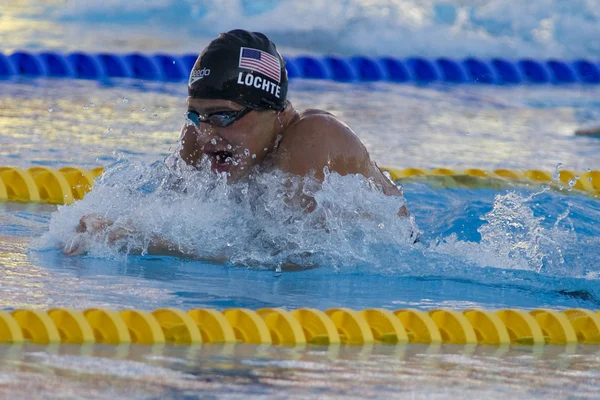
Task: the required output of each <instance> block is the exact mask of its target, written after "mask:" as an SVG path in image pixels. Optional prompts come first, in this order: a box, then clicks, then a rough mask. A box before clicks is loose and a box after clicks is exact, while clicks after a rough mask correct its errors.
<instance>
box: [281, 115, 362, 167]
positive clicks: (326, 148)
mask: <svg viewBox="0 0 600 400" xmlns="http://www.w3.org/2000/svg"><path fill="white" fill-rule="evenodd" d="M369 162H370V159H369V153H368V152H367V149H366V148H365V146H364V145H363V144H362V142H361V141H360V139H359V138H358V136H356V134H355V133H354V132H353V131H352V129H350V127H349V126H348V125H346V124H345V123H344V122H342V121H341V120H340V119H339V118H337V117H336V116H335V115H333V114H331V113H328V112H326V111H323V110H316V109H310V110H306V111H305V112H303V113H301V114H300V118H299V119H298V120H297V121H296V122H295V123H294V124H292V125H291V126H290V127H289V128H288V129H287V130H286V131H285V132H284V134H283V138H282V140H281V142H280V144H279V151H278V157H277V165H278V166H279V168H280V169H282V170H284V171H286V172H290V173H293V174H296V175H307V174H308V173H310V172H311V171H314V172H315V173H316V176H317V177H322V175H323V173H322V171H323V168H324V167H328V168H329V170H330V171H332V172H338V173H339V174H341V175H346V174H350V173H361V174H366V173H367V171H368V164H369Z"/></svg>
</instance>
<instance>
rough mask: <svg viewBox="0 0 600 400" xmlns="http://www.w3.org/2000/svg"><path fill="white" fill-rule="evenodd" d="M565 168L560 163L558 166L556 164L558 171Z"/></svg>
mask: <svg viewBox="0 0 600 400" xmlns="http://www.w3.org/2000/svg"><path fill="white" fill-rule="evenodd" d="M563 168H564V166H563V163H560V162H559V163H558V164H556V169H563Z"/></svg>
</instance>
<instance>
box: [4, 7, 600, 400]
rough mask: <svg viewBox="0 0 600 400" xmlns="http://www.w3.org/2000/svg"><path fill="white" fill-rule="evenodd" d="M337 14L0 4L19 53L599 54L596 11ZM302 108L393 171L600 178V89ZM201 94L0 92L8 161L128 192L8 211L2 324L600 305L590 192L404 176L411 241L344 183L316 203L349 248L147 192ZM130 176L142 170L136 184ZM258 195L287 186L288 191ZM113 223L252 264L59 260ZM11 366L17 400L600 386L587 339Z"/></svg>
mask: <svg viewBox="0 0 600 400" xmlns="http://www.w3.org/2000/svg"><path fill="white" fill-rule="evenodd" d="M329 3H331V2H329ZM329 3H322V2H314V3H310V2H309V3H306V5H301V4H300V3H296V2H286V1H262V2H245V1H240V2H231V3H227V4H225V3H223V4H221V3H220V2H211V1H203V2H187V1H183V2H175V1H169V0H154V1H151V2H143V6H142V3H140V2H136V1H129V2H127V3H123V2H120V1H119V2H116V1H103V2H100V3H99V2H91V1H90V2H88V1H81V2H68V3H65V4H63V3H61V2H54V3H46V2H41V3H38V2H35V1H26V2H19V3H11V4H10V5H9V6H8V7H5V8H4V9H3V10H1V11H0V35H1V36H0V38H1V39H2V43H3V46H4V49H5V50H7V51H8V50H11V49H16V48H24V49H29V50H39V49H46V48H53V49H58V50H61V51H69V50H73V49H82V50H86V51H99V50H116V51H120V52H124V51H129V50H139V51H145V52H158V51H164V52H172V53H175V52H184V51H186V52H187V51H198V50H199V49H201V48H202V46H203V44H205V43H206V41H207V40H208V39H209V38H210V37H212V36H213V35H214V33H216V32H218V31H220V30H226V29H230V28H233V27H238V26H242V27H247V28H254V29H261V30H264V31H266V32H268V33H270V34H271V35H272V36H273V37H274V38H275V39H276V40H277V41H278V43H281V46H280V47H281V48H283V49H284V51H285V52H288V53H290V54H297V53H302V52H323V51H327V52H336V53H342V54H355V53H364V54H371V55H373V54H377V55H380V54H390V55H394V56H398V57H405V56H410V55H415V54H417V55H425V56H456V57H462V56H466V55H476V56H482V57H483V56H501V57H516V56H537V57H543V58H551V57H568V58H577V57H592V58H593V57H595V55H596V54H597V49H598V41H597V39H596V36H597V30H596V28H595V27H596V25H597V20H598V14H597V10H599V9H600V7H598V5H599V4H598V3H597V2H569V3H568V4H567V3H565V2H561V1H558V0H556V1H533V2H530V3H527V4H517V3H515V4H506V3H505V2H501V1H496V0H491V1H481V2H466V1H465V2H454V3H450V2H439V1H430V2H410V1H400V2H386V1H378V2H366V1H365V2H360V1H357V2H344V3H339V4H338V3H336V4H329ZM302 4H305V3H302ZM292 12H293V13H294V15H296V16H298V17H297V18H294V19H293V20H291V19H290V18H287V17H286V15H289V14H290V13H292ZM157 15H160V16H161V18H158V17H157ZM163 17H164V18H163ZM111 22H112V23H115V24H118V29H116V26H115V25H111ZM150 25H151V26H152V27H153V28H152V29H148V26H150ZM399 38H400V39H402V38H407V39H406V40H400V39H399ZM290 93H291V95H290V99H291V101H292V102H293V103H294V105H295V106H296V107H297V108H298V109H305V108H313V107H316V108H323V109H326V110H329V111H331V112H333V113H335V114H336V115H338V116H339V117H340V118H342V119H343V120H344V121H346V122H347V123H348V124H349V125H350V126H351V127H352V129H353V130H354V131H355V132H356V133H357V135H358V136H359V137H360V139H361V140H362V141H363V143H365V145H366V147H367V148H368V150H369V152H370V154H371V156H372V157H373V159H374V160H375V161H377V162H378V164H379V165H380V166H389V167H398V168H402V167H419V168H436V167H447V168H455V169H465V168H483V169H494V168H515V169H528V168H536V169H542V170H546V171H550V172H555V171H558V172H560V168H558V167H559V165H562V166H563V168H564V169H569V170H575V171H585V170H587V169H600V164H599V163H598V156H597V154H598V150H599V149H600V140H598V139H595V138H584V137H576V136H574V135H573V132H574V130H575V129H577V128H579V127H581V126H593V125H595V124H596V123H598V121H600V103H598V101H597V99H598V95H600V89H598V88H597V87H594V86H588V87H583V86H577V85H573V86H558V87H555V86H544V87H535V86H525V87H512V88H499V87H493V86H490V87H482V86H479V87H475V86H468V85H467V86H461V87H456V86H445V85H430V86H427V87H417V86H412V85H391V84H383V83H381V84H361V85H353V84H339V83H331V82H311V81H296V82H293V83H292V86H291V89H290ZM184 101H185V87H182V86H181V85H179V84H162V83H159V84H154V83H148V82H129V81H118V82H109V83H103V84H98V83H96V82H86V81H72V80H69V81H67V80H51V79H34V80H32V79H29V78H22V77H21V78H16V79H13V80H7V81H2V82H0V165H2V166H3V165H13V166H22V167H31V166H36V165H44V166H53V167H62V166H66V165H78V166H83V167H86V168H93V167H97V166H106V167H108V169H111V170H112V171H113V173H112V175H111V176H112V178H111V179H112V182H113V183H114V182H119V181H121V182H122V186H119V185H118V184H117V185H114V186H113V187H111V186H110V185H109V184H108V183H106V182H105V183H104V184H101V183H98V184H97V187H96V189H95V190H94V192H92V193H91V194H90V195H89V196H88V197H86V199H84V200H83V201H82V202H79V203H77V204H75V205H73V206H71V207H59V208H57V207H55V206H48V205H27V204H15V203H4V204H0V210H1V211H0V265H1V267H0V284H1V288H2V290H1V291H0V305H1V307H2V309H14V308H20V307H23V308H36V309H48V308H50V307H59V306H60V307H73V308H76V309H84V308H88V307H107V308H113V309H123V308H140V309H146V310H150V309H155V308H162V307H179V308H183V309H188V308H195V307H213V308H218V309H224V308H228V307H249V308H253V309H255V308H259V307H283V308H287V309H293V308H298V307H315V308H319V309H326V308H330V307H338V306H343V307H351V308H356V309H361V308H366V307H384V308H387V309H397V308H404V307H414V308H420V309H431V308H437V307H447V308H453V309H465V308H470V307H485V308H488V309H498V308H505V307H519V308H526V309H531V308H538V307H549V308H555V309H563V308H574V307H583V308H588V309H600V306H599V304H598V302H599V299H600V284H599V282H600V281H599V279H600V262H599V261H600V256H599V255H598V252H597V249H598V247H599V245H600V202H599V200H598V198H597V197H593V196H590V195H588V194H584V193H579V192H577V191H568V190H566V189H563V190H560V191H559V190H556V189H550V188H545V187H543V186H529V187H527V186H507V187H503V188H500V189H497V190H492V189H489V188H488V189H485V188H481V189H443V188H440V187H438V186H436V185H435V184H427V183H424V182H412V183H403V188H404V192H405V197H406V205H407V207H408V209H409V210H410V212H411V214H412V216H413V217H414V221H415V224H416V225H415V226H416V228H417V229H418V230H419V231H420V232H421V241H420V243H418V244H415V245H413V244H411V243H410V241H409V240H408V239H407V238H406V237H405V236H406V235H404V234H403V232H404V229H405V228H406V227H407V226H408V225H407V224H408V222H406V223H404V222H398V221H397V220H390V215H391V213H392V214H393V213H395V211H392V210H394V209H396V210H397V204H396V203H394V202H393V200H391V199H388V198H384V197H382V196H379V195H378V194H377V193H375V192H373V191H369V190H366V189H365V188H364V185H363V183H362V182H361V181H360V179H353V178H349V179H346V180H344V179H340V178H339V177H335V176H332V177H331V180H330V181H329V182H328V184H329V186H328V188H327V189H326V190H323V191H322V192H321V196H322V202H321V203H322V204H324V206H323V208H322V209H320V211H319V212H323V213H328V212H329V213H333V214H332V215H333V217H332V218H330V219H329V220H328V221H329V222H330V223H331V225H330V226H329V228H332V227H333V228H335V230H334V232H335V234H331V235H326V234H324V232H323V231H320V230H319V229H317V228H314V227H311V226H310V225H307V226H304V227H303V229H301V230H299V232H292V231H286V230H285V229H287V228H286V227H285V225H284V224H283V223H282V222H283V216H282V217H280V218H278V217H277V216H275V217H273V218H272V219H268V218H261V217H262V216H261V215H260V214H258V215H253V214H252V213H251V212H249V211H248V209H247V208H245V207H246V206H245V204H246V203H247V202H246V203H245V199H246V200H247V199H249V198H250V197H248V198H246V197H244V196H245V195H244V196H242V195H240V194H239V193H237V192H233V193H232V192H231V191H229V192H228V191H224V192H218V191H217V192H218V193H225V194H226V195H227V196H225V197H224V198H223V199H222V201H221V202H217V201H214V200H215V199H216V197H214V196H216V194H214V195H213V194H211V193H213V192H210V191H207V192H206V194H203V195H201V196H200V195H199V196H198V197H197V198H193V197H185V196H179V197H177V196H174V197H168V196H166V195H165V193H162V194H161V192H160V190H159V191H155V194H143V195H142V194H139V195H138V194H136V193H138V192H136V191H135V190H133V189H135V188H137V187H138V186H140V185H143V184H145V183H148V181H152V178H153V176H152V175H151V172H150V171H151V170H152V167H151V166H152V165H156V164H153V163H156V162H157V161H158V162H159V163H160V161H161V160H163V159H164V158H165V157H167V156H168V155H169V154H171V153H172V152H173V151H174V149H175V148H176V145H177V143H176V142H177V137H178V131H179V129H180V127H181V125H182V124H183V112H184V110H185V104H184ZM111 165H112V167H111ZM123 165H125V166H127V168H122V169H119V168H120V167H119V166H123ZM136 172H138V175H139V179H138V178H136ZM192 178H193V179H196V178H194V177H192ZM198 182H199V186H198V188H203V186H202V184H203V182H202V181H201V180H200V181H198ZM109 183H110V181H109ZM154 183H156V182H154ZM263 183H264V185H266V186H267V187H268V188H269V189H271V190H272V191H274V192H275V193H276V192H277V190H278V187H277V185H276V184H275V183H274V182H272V181H271V182H266V183H265V182H263ZM267 192H270V191H267ZM132 193H133V194H132ZM218 193H217V194H218ZM240 193H241V192H240ZM115 194H116V195H115ZM163 195H164V196H163ZM252 195H253V194H252V193H250V194H249V195H248V196H252ZM254 195H255V196H258V200H261V199H263V200H264V199H265V198H268V197H265V196H262V197H261V195H257V194H256V193H254ZM136 196H137V197H136ZM211 196H212V197H211ZM236 199H237V200H236ZM240 199H241V200H240ZM332 199H334V200H335V199H337V200H336V201H331V200H332ZM234 200H235V201H234ZM261 201H262V200H261ZM268 204H269V205H271V206H272V207H273V208H271V209H270V210H271V211H281V213H284V212H285V209H284V208H278V207H280V206H279V205H277V204H276V202H272V203H268ZM140 205H141V206H140ZM174 205H177V207H174ZM195 207H196V208H195ZM98 209H103V210H105V211H106V212H107V213H108V214H109V215H112V216H113V217H115V218H118V217H131V218H133V219H134V221H136V222H137V223H139V224H140V225H139V226H140V227H141V229H142V231H144V229H145V231H144V232H147V231H148V230H149V229H150V228H152V227H159V228H160V229H162V230H161V231H160V232H162V233H164V234H165V235H171V236H172V238H174V239H179V240H182V243H183V242H185V243H186V244H189V243H191V244H192V245H193V247H194V249H195V250H196V251H197V252H198V253H200V254H202V251H204V250H210V249H213V248H224V249H227V248H230V250H228V251H230V252H231V253H230V254H232V255H233V256H234V257H232V261H230V262H229V263H226V264H215V263H208V262H205V261H199V260H190V259H180V258H174V257H160V256H140V255H130V254H126V253H124V252H123V251H119V249H114V248H110V247H103V246H97V247H96V248H94V249H93V251H92V253H91V255H88V256H78V257H66V256H64V255H62V254H61V252H60V251H58V250H57V249H56V248H55V247H56V244H57V243H58V242H60V241H61V240H69V239H72V238H74V237H75V236H74V232H73V227H74V225H75V224H76V223H77V221H78V218H79V217H80V216H81V215H83V214H85V213H86V212H91V211H94V210H98ZM352 209H361V210H369V211H371V214H372V220H369V219H350V220H349V219H347V218H345V217H344V215H347V211H348V210H352ZM215 210H221V211H223V212H221V213H218V212H214V211H215ZM225 211H227V212H225ZM344 213H346V214H344ZM108 214H107V215H108ZM274 215H278V214H277V213H275V214H274ZM281 215H283V214H281ZM210 217H212V218H213V219H210ZM209 221H210V223H209ZM215 221H216V222H215ZM267 222H269V223H267ZM144 223H146V225H144ZM152 224H155V225H152ZM380 224H382V225H381V226H380ZM270 226H271V227H272V229H271V230H270V229H269V227H270ZM256 227H258V228H260V230H258V234H257V235H254V233H255V231H253V230H252V229H251V228H256ZM278 230H281V231H280V233H281V232H285V233H290V235H288V236H286V239H285V241H284V240H281V241H279V242H278V241H276V240H274V239H275V238H277V236H276V233H277V232H278ZM269 240H272V243H271V242H269ZM186 241H187V242H186ZM227 243H233V244H234V245H233V246H227ZM265 243H270V244H269V246H267V245H265ZM281 243H283V244H286V245H290V246H288V247H287V248H286V247H283V246H282V245H281ZM277 246H281V247H277ZM295 248H299V249H300V250H302V249H303V248H310V249H311V250H313V251H314V252H315V255H314V256H313V258H312V259H311V261H312V262H313V263H312V264H311V265H313V266H316V267H314V268H310V269H305V270H301V271H296V272H290V271H285V270H284V271H283V272H277V270H276V266H275V265H274V264H273V262H272V261H273V259H276V258H277V257H274V256H271V254H272V253H270V251H272V250H273V249H277V250H283V253H279V254H284V255H290V256H297V255H298V254H296V253H294V252H295V251H296V250H294V249H295ZM286 252H287V253H286ZM0 354H2V356H1V357H0V359H1V361H0V397H3V396H4V397H8V396H11V397H12V398H23V397H25V395H24V393H29V394H31V393H36V394H39V398H50V397H52V396H53V395H57V394H61V393H67V392H68V393H73V396H75V397H78V396H79V397H91V398H113V399H114V398H115V397H116V398H158V397H160V398H195V397H198V396H199V395H200V394H202V393H204V394H207V395H213V396H218V397H225V398H227V397H231V398H239V397H248V396H254V397H260V396H262V397H269V398H306V397H309V396H322V397H326V396H330V397H341V396H345V397H360V398H367V397H379V398H381V397H401V396H410V397H411V398H447V397H457V396H462V397H484V396H485V397H486V398H490V399H496V398H567V397H568V396H572V397H576V398H579V397H586V396H587V397H593V396H595V395H596V393H597V392H598V385H597V383H596V382H598V378H599V376H598V372H597V371H598V370H599V367H600V360H599V359H598V356H597V349H596V348H591V347H586V346H579V347H577V348H576V349H573V348H560V347H558V348H552V347H550V348H546V349H531V348H527V347H513V348H512V349H510V350H508V349H496V348H488V347H485V346H480V347H478V348H476V349H473V348H464V347H455V346H444V347H441V348H430V347H424V346H412V347H411V346H407V347H402V346H399V347H393V348H392V347H386V346H375V347H372V348H360V349H352V348H348V347H346V348H341V349H340V348H336V349H323V348H309V349H286V348H269V349H264V348H253V347H245V346H237V347H233V348H221V347H219V346H216V347H211V346H204V347H202V348H201V349H199V350H198V349H195V350H194V349H173V348H165V349H160V348H158V349H157V348H144V347H137V346H132V347H130V348H129V347H127V348H124V349H118V348H117V349H114V348H107V347H103V346H96V347H93V348H79V347H76V348H75V347H69V346H62V347H60V348H39V347H36V346H31V345H27V346H25V347H24V348H23V349H20V348H18V349H15V348H11V347H6V348H2V349H0ZM24 388H26V390H24Z"/></svg>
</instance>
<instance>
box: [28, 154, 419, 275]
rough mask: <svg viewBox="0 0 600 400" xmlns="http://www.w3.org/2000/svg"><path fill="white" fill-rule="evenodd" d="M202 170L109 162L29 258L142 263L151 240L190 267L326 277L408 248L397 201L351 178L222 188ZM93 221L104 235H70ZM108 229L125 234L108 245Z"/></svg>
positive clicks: (265, 176) (268, 176)
mask: <svg viewBox="0 0 600 400" xmlns="http://www.w3.org/2000/svg"><path fill="white" fill-rule="evenodd" d="M207 167H208V166H203V168H202V171H203V172H199V171H197V170H195V169H192V168H190V167H188V166H185V165H184V166H182V165H178V166H177V168H173V169H168V168H167V167H165V164H163V163H160V162H159V163H155V164H153V165H151V166H145V165H142V164H135V163H131V162H128V161H123V160H122V161H119V162H117V163H115V164H114V165H113V166H112V167H110V168H108V169H107V171H106V172H105V174H104V175H103V176H102V177H101V178H100V179H99V181H98V182H97V184H96V186H95V187H94V189H93V191H92V192H90V193H89V194H87V195H86V197H85V198H84V199H83V200H81V201H79V202H76V203H74V204H73V205H71V206H65V207H60V208H59V210H58V211H57V212H55V213H54V214H53V215H52V217H51V221H50V224H49V231H48V233H46V234H45V235H44V236H43V237H42V239H41V241H40V242H39V244H38V246H37V247H38V248H39V249H50V248H57V247H60V246H61V243H70V242H72V241H80V240H85V241H87V242H88V243H89V253H88V254H89V255H90V256H94V257H118V256H121V255H125V254H132V253H140V252H141V253H144V252H146V251H147V249H148V247H149V245H150V243H151V242H152V241H153V240H154V238H156V237H160V238H162V239H165V240H168V241H169V242H170V243H172V244H173V245H174V246H175V247H176V248H177V249H179V250H181V251H182V252H184V253H187V254H189V255H190V256H191V257H194V258H201V259H217V260H229V262H230V263H233V264H236V265H245V266H253V267H268V268H273V267H275V268H278V267H280V266H282V265H283V266H285V265H290V264H293V265H296V266H298V267H301V268H303V267H313V266H318V265H328V266H333V267H334V268H337V267H342V266H355V265H357V264H362V263H367V264H369V265H372V266H373V267H376V266H378V265H380V264H381V263H383V262H385V260H382V259H381V256H380V255H379V253H378V247H380V246H382V245H383V246H385V245H390V246H392V247H393V248H395V249H398V250H397V252H398V253H399V252H401V251H402V249H403V248H409V247H410V246H409V244H411V243H412V241H413V240H414V239H411V235H412V234H413V232H416V229H417V228H416V226H415V223H414V220H413V219H412V218H401V217H398V216H397V215H396V213H397V212H398V210H399V208H400V207H401V206H402V205H404V203H405V201H404V199H403V198H401V197H389V196H386V195H384V194H383V193H381V191H380V190H379V189H378V188H377V187H376V185H373V183H372V182H370V181H369V180H367V179H365V178H364V177H362V176H360V175H347V176H340V175H338V174H336V173H328V172H326V177H325V181H324V182H323V184H322V185H321V184H318V183H316V182H315V181H314V180H313V179H310V178H306V179H300V178H295V177H291V176H288V175H285V174H283V173H280V172H273V173H255V174H254V175H253V176H251V178H249V179H247V180H244V181H241V182H236V183H228V182H227V179H226V177H225V176H217V175H216V174H214V173H212V172H210V170H209V168H207ZM297 190H302V191H303V192H304V193H305V194H307V195H309V196H311V197H313V198H314V199H315V201H316V204H317V206H316V209H315V210H314V211H313V212H310V213H308V212H306V211H304V210H303V208H301V207H299V206H297V205H294V204H292V203H293V200H292V198H291V196H290V194H291V193H295V192H296V191H297ZM90 213H98V214H100V215H102V216H103V217H104V218H106V219H108V220H111V221H114V225H113V226H112V227H109V228H106V229H104V230H103V231H101V232H100V233H98V234H94V235H90V234H88V233H87V232H84V233H80V232H77V231H76V230H75V228H76V226H77V225H78V223H79V220H80V218H81V217H82V216H84V215H87V214H90ZM117 227H119V228H122V229H126V230H127V234H126V235H125V236H124V237H120V238H118V239H117V240H115V241H114V242H113V241H111V239H110V235H111V231H113V230H114V229H116V228H117Z"/></svg>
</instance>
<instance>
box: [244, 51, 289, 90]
mask: <svg viewBox="0 0 600 400" xmlns="http://www.w3.org/2000/svg"><path fill="white" fill-rule="evenodd" d="M238 66H239V67H240V68H246V69H249V70H251V71H256V72H260V73H261V74H264V75H266V76H268V77H269V78H271V79H273V80H274V81H277V83H281V65H280V63H279V58H277V57H275V56H274V55H272V54H269V53H267V52H264V51H262V50H258V49H251V48H249V47H242V48H241V49H240V63H239V65H238Z"/></svg>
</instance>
